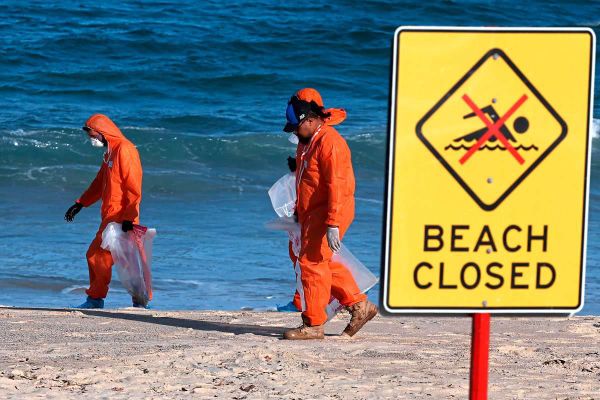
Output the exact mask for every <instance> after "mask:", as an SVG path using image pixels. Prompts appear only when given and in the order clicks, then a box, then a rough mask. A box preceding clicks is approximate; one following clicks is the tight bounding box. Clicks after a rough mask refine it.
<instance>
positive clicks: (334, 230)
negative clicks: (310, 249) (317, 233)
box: [327, 226, 342, 253]
mask: <svg viewBox="0 0 600 400" xmlns="http://www.w3.org/2000/svg"><path fill="white" fill-rule="evenodd" d="M327 244H328V245H329V248H330V249H331V251H333V252H334V253H337V252H338V251H340V247H341V246H342V244H341V242H340V229H339V228H338V227H337V226H328V227H327Z"/></svg>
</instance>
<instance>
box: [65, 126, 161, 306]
mask: <svg viewBox="0 0 600 400" xmlns="http://www.w3.org/2000/svg"><path fill="white" fill-rule="evenodd" d="M86 126H87V127H89V128H92V129H93V130H95V131H97V132H99V133H101V134H102V136H104V138H105V139H106V141H107V142H108V150H107V152H106V153H105V154H104V157H103V160H102V165H101V167H100V170H99V171H98V174H97V175H96V178H95V179H94V180H93V182H92V183H91V185H90V186H89V188H88V189H87V190H86V191H85V192H84V193H83V194H82V195H81V197H80V198H79V199H78V200H77V203H80V204H81V205H82V206H84V207H89V206H91V205H92V204H94V203H95V202H97V201H98V200H102V206H101V208H100V215H101V217H102V222H101V223H100V228H99V229H98V232H97V233H96V237H95V238H94V240H93V241H92V243H91V244H90V247H89V249H88V251H87V254H86V257H87V261H88V268H89V273H90V287H89V289H88V290H86V293H87V295H88V296H90V297H93V298H105V297H106V295H107V293H108V285H109V284H110V280H111V274H112V265H113V259H112V257H111V255H110V252H109V251H107V250H104V249H102V248H101V247H100V244H101V243H102V232H103V231H104V228H106V225H108V224H109V223H110V222H117V223H122V222H123V221H131V222H133V223H134V224H138V223H139V216H140V201H141V200H142V164H141V162H140V156H139V154H138V151H137V149H136V148H135V146H134V144H133V143H131V142H130V141H129V140H127V138H126V137H125V136H124V135H123V133H121V131H120V130H119V128H118V127H117V126H116V125H115V124H114V122H112V121H111V120H110V119H109V118H108V117H107V116H105V115H102V114H94V115H92V116H91V117H90V118H89V119H88V120H87V122H86ZM149 296H150V299H151V298H152V294H151V293H149Z"/></svg>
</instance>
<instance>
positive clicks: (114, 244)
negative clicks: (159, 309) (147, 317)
mask: <svg viewBox="0 0 600 400" xmlns="http://www.w3.org/2000/svg"><path fill="white" fill-rule="evenodd" d="M155 236H156V229H148V228H146V227H145V226H140V225H134V226H133V230H132V231H129V232H123V230H122V229H121V224H118V223H116V222H111V223H110V224H108V225H107V226H106V228H105V229H104V232H102V244H101V247H102V248H103V249H105V250H108V251H110V254H111V256H112V258H113V261H114V264H115V266H116V267H117V273H118V275H119V279H120V280H121V284H122V285H123V286H124V287H125V289H127V292H129V294H130V295H131V297H132V299H133V301H134V302H135V303H137V304H140V305H143V306H144V307H145V306H146V305H148V302H149V301H150V300H151V299H152V273H151V268H150V267H151V264H152V241H153V240H154V237H155Z"/></svg>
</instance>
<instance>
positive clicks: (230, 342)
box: [0, 308, 600, 399]
mask: <svg viewBox="0 0 600 400" xmlns="http://www.w3.org/2000/svg"><path fill="white" fill-rule="evenodd" d="M348 317H349V316H348V315H347V314H345V315H341V316H338V317H336V319H334V321H332V323H330V324H329V325H328V328H327V330H326V333H327V337H326V339H325V340H323V341H312V342H288V341H283V340H280V339H279V337H280V335H281V333H282V331H283V330H284V328H285V327H291V326H294V325H297V323H298V321H299V315H297V314H283V313H268V312H263V313H256V312H243V311H240V312H215V311H203V312H166V311H160V312H159V311H152V310H150V311H138V310H133V309H122V310H106V311H73V310H34V309H12V308H2V309H0V342H1V343H2V347H1V348H0V398H28V399H31V398H81V397H82V396H83V397H86V398H111V399H121V398H122V399H131V398H231V399H261V398H272V399H315V398H323V399H373V398H398V399H422V398H423V399H424V398H430V399H464V398H467V393H468V373H469V345H470V320H469V319H467V318H454V319H450V318H437V319H434V318H425V317H415V318H385V317H381V316H378V317H376V318H375V319H374V320H373V321H372V322H371V323H370V324H369V325H367V326H366V328H365V329H364V330H363V331H361V333H359V334H358V335H357V336H356V337H355V338H354V339H344V338H342V337H340V336H339V332H341V330H342V329H343V327H344V326H345V323H346V320H347V319H348ZM599 343H600V317H573V318H568V319H567V318H561V319H548V318H535V319H525V318H522V319H514V318H492V338H491V354H490V364H491V366H490V399H593V398H600V344H599Z"/></svg>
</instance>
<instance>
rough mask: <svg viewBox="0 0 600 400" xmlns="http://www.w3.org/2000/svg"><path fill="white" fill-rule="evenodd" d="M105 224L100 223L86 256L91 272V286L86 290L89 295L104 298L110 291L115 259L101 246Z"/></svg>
mask: <svg viewBox="0 0 600 400" xmlns="http://www.w3.org/2000/svg"><path fill="white" fill-rule="evenodd" d="M104 226H105V224H102V225H100V229H99V230H98V233H96V237H95V238H94V240H93V241H92V243H91V244H90V247H89V249H88V251H87V254H86V257H87V262H88V269H89V272H90V288H89V289H88V290H86V291H85V292H86V293H87V295H88V296H90V297H93V298H95V299H103V298H105V297H106V294H107V293H108V285H109V284H110V278H111V274H112V265H113V259H112V256H111V255H110V252H109V251H106V250H104V249H103V248H101V247H100V244H101V243H102V231H104Z"/></svg>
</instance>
